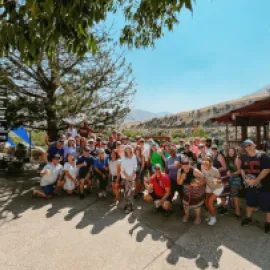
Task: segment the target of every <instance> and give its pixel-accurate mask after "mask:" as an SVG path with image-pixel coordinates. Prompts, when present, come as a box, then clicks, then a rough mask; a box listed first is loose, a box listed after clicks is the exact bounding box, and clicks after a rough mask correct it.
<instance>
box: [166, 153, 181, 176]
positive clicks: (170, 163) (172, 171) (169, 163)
mask: <svg viewBox="0 0 270 270" xmlns="http://www.w3.org/2000/svg"><path fill="white" fill-rule="evenodd" d="M175 161H178V162H180V161H181V158H180V157H177V156H176V157H174V158H173V157H170V158H168V159H167V160H166V167H167V168H168V176H169V178H170V179H171V180H173V181H176V180H177V172H178V168H177V167H176V166H175V165H174V162H175Z"/></svg>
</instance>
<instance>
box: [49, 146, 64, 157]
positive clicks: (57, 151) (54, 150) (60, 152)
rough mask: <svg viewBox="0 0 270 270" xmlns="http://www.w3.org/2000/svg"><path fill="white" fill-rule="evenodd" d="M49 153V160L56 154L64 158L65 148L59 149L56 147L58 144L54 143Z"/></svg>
mask: <svg viewBox="0 0 270 270" xmlns="http://www.w3.org/2000/svg"><path fill="white" fill-rule="evenodd" d="M47 153H48V158H49V159H52V158H53V156H54V155H56V154H58V155H60V156H61V157H64V148H61V149H58V148H57V147H56V143H54V144H52V145H51V146H50V147H49V149H48V151H47Z"/></svg>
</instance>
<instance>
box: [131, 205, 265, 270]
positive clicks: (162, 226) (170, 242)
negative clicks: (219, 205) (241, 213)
mask: <svg viewBox="0 0 270 270" xmlns="http://www.w3.org/2000/svg"><path fill="white" fill-rule="evenodd" d="M137 206H138V207H137V210H136V211H135V212H134V213H133V214H132V215H131V216H130V217H129V219H128V221H129V223H130V224H134V226H133V227H132V228H131V229H130V231H129V233H130V235H131V236H132V237H133V236H134V237H135V238H136V241H138V242H143V241H144V239H145V238H146V237H147V236H149V235H150V236H151V238H152V240H153V241H162V242H164V241H165V242H166V246H167V248H168V250H167V251H165V252H164V254H162V255H161V256H163V257H166V261H167V263H169V264H171V265H177V264H178V262H179V261H180V260H181V258H185V259H192V260H194V261H195V264H196V267H197V268H198V269H207V268H209V267H212V268H216V269H218V268H219V267H220V261H221V259H222V256H223V255H224V252H223V251H224V248H225V249H229V250H231V251H232V252H233V253H235V254H238V255H240V256H241V257H242V258H245V259H246V260H247V261H250V262H251V263H253V264H254V265H257V266H258V267H260V268H261V269H269V267H270V262H269V259H268V257H267V256H268V255H267V254H268V253H267V254H266V253H265V252H264V250H265V248H267V250H269V248H270V238H269V236H268V235H265V234H264V233H263V231H262V230H261V228H258V225H255V226H253V227H251V228H248V229H246V228H243V227H241V226H240V221H239V220H237V219H235V218H233V217H232V216H230V215H229V216H224V217H219V216H218V223H217V224H216V225H215V226H214V227H210V226H208V225H207V224H206V223H205V222H202V224H201V225H199V226H198V225H193V223H192V222H193V220H191V221H190V222H188V223H187V224H183V223H182V221H181V219H182V216H183V212H182V213H181V211H180V207H179V206H178V205H174V211H173V213H172V215H171V216H170V217H168V218H166V217H163V216H162V215H161V214H160V213H155V212H154V211H153V206H152V205H150V204H146V203H145V202H142V201H139V202H137ZM142 209H143V210H142ZM202 216H203V215H202ZM251 232H252V234H251ZM251 247H252V248H251ZM254 248H255V249H254ZM254 250H256V253H254ZM163 257H162V258H163ZM236 265H237V264H236Z"/></svg>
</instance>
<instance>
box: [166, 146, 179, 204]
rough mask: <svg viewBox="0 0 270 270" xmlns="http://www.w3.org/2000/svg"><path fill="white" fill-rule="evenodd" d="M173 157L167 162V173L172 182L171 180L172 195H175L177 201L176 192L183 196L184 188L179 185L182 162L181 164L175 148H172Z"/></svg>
mask: <svg viewBox="0 0 270 270" xmlns="http://www.w3.org/2000/svg"><path fill="white" fill-rule="evenodd" d="M170 150H171V156H170V157H169V158H168V159H167V160H166V163H165V165H166V173H167V174H168V176H169V178H170V180H171V191H172V195H174V199H176V195H177V194H175V193H176V191H177V192H178V194H179V195H180V197H181V195H182V186H179V185H178V184H177V172H178V169H179V168H180V162H181V157H180V156H177V155H176V153H177V149H176V147H174V146H171V148H170Z"/></svg>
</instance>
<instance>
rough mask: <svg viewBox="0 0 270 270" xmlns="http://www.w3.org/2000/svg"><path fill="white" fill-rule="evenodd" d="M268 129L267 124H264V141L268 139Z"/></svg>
mask: <svg viewBox="0 0 270 270" xmlns="http://www.w3.org/2000/svg"><path fill="white" fill-rule="evenodd" d="M268 129H269V126H268V124H265V125H264V126H263V140H264V141H267V140H268Z"/></svg>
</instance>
